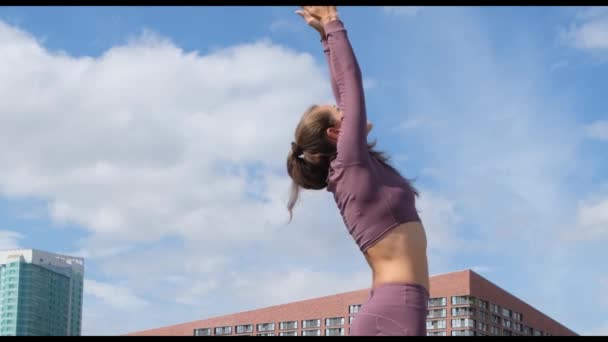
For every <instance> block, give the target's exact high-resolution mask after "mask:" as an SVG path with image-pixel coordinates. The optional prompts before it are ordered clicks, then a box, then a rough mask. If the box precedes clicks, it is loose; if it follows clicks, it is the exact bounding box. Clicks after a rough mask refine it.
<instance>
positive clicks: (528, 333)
mask: <svg viewBox="0 0 608 342" xmlns="http://www.w3.org/2000/svg"><path fill="white" fill-rule="evenodd" d="M523 327H524V329H523V330H524V335H530V327H528V326H525V325H524V326H523Z"/></svg>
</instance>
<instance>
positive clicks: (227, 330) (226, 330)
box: [215, 327, 232, 335]
mask: <svg viewBox="0 0 608 342" xmlns="http://www.w3.org/2000/svg"><path fill="white" fill-rule="evenodd" d="M215 334H216V335H230V334H232V327H217V328H215Z"/></svg>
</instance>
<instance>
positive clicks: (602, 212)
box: [561, 198, 608, 241]
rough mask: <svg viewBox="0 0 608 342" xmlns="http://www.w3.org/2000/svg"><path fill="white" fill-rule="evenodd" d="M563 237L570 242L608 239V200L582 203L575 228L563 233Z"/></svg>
mask: <svg viewBox="0 0 608 342" xmlns="http://www.w3.org/2000/svg"><path fill="white" fill-rule="evenodd" d="M561 237H562V238H563V239H565V240H570V241H581V240H593V239H602V238H606V237H608V198H604V199H600V200H591V201H583V202H581V203H580V204H579V206H578V211H577V216H576V223H575V225H574V228H573V229H568V230H565V231H563V232H562V235H561Z"/></svg>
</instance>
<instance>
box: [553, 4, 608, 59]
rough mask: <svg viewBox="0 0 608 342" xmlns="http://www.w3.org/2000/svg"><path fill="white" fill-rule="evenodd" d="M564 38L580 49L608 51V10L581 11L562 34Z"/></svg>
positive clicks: (596, 8)
mask: <svg viewBox="0 0 608 342" xmlns="http://www.w3.org/2000/svg"><path fill="white" fill-rule="evenodd" d="M562 36H563V38H565V39H566V40H567V41H569V42H570V43H571V44H573V45H574V46H575V47H577V48H580V49H584V50H600V49H602V50H603V49H608V10H607V8H606V7H595V8H588V9H587V10H584V11H581V12H580V13H579V14H578V15H577V19H576V20H575V22H573V23H572V24H571V26H570V28H568V29H567V30H565V31H564V32H562Z"/></svg>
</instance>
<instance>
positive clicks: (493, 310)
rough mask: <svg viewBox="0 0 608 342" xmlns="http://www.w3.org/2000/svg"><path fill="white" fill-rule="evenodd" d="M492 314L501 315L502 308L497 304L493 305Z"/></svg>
mask: <svg viewBox="0 0 608 342" xmlns="http://www.w3.org/2000/svg"><path fill="white" fill-rule="evenodd" d="M492 312H493V313H496V314H497V313H500V306H498V305H496V304H492Z"/></svg>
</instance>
